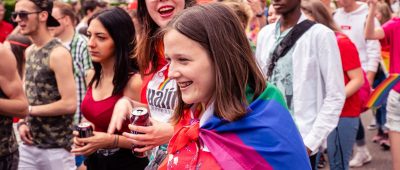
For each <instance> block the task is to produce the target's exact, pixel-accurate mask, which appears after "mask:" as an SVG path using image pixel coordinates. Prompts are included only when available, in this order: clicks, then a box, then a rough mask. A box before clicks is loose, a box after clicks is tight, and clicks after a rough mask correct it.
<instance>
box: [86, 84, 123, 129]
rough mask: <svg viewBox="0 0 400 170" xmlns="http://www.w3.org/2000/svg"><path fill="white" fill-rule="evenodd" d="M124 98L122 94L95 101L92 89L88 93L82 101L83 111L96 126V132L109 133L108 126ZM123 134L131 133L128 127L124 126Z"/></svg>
mask: <svg viewBox="0 0 400 170" xmlns="http://www.w3.org/2000/svg"><path fill="white" fill-rule="evenodd" d="M121 97H122V92H121V93H120V94H117V95H113V96H110V97H107V98H105V99H103V100H99V101H96V100H94V99H93V94H92V88H91V87H89V89H88V90H87V92H86V95H85V98H84V99H83V101H82V105H81V110H82V113H83V116H84V117H85V118H86V119H87V120H88V121H90V122H91V123H93V124H94V126H95V131H99V132H107V129H108V125H109V124H110V121H111V116H112V113H113V110H114V106H115V103H116V102H117V101H118V100H119V99H120V98H121ZM123 127H124V128H123V129H122V132H129V130H128V126H123Z"/></svg>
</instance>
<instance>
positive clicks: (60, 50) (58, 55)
mask: <svg viewBox="0 0 400 170" xmlns="http://www.w3.org/2000/svg"><path fill="white" fill-rule="evenodd" d="M50 58H54V59H64V60H63V61H65V59H68V58H69V59H71V54H70V53H69V51H68V50H67V49H66V48H65V47H64V46H62V45H59V46H56V47H54V49H53V50H52V51H51V52H50Z"/></svg>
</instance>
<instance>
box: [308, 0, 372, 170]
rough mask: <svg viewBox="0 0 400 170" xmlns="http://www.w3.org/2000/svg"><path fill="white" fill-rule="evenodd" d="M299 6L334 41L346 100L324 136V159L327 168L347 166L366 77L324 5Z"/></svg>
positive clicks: (316, 1) (312, 1) (312, 2)
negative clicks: (338, 116) (342, 76)
mask: <svg viewBox="0 0 400 170" xmlns="http://www.w3.org/2000/svg"><path fill="white" fill-rule="evenodd" d="M301 8H302V11H303V12H304V13H305V14H306V16H307V17H308V18H309V19H310V20H313V21H315V22H318V23H320V24H323V25H325V26H327V27H328V28H330V29H331V30H333V31H334V32H335V35H336V39H337V41H338V46H339V50H340V57H341V61H342V67H343V75H344V80H345V82H344V83H345V92H346V101H345V104H344V106H343V109H342V113H341V114H340V118H339V123H338V125H337V127H336V128H335V129H334V130H333V131H332V132H331V133H330V134H329V136H328V139H327V143H328V158H329V167H330V168H331V169H333V170H342V169H349V161H350V157H351V153H352V148H353V145H354V143H355V140H356V135H357V130H358V127H359V119H360V118H359V117H360V113H361V112H362V110H361V109H362V106H363V103H362V101H361V98H360V92H361V90H360V89H362V88H361V87H363V85H364V86H365V84H366V85H368V83H366V81H367V80H366V79H365V78H364V75H363V74H364V73H363V71H362V68H361V63H360V58H359V56H358V52H357V48H356V46H355V45H354V44H353V43H352V42H351V40H350V39H349V38H348V37H347V36H346V35H345V34H343V33H341V30H340V29H339V27H338V26H337V25H336V23H335V22H334V20H333V18H332V15H331V14H330V13H329V11H328V10H327V8H326V7H325V6H324V4H323V3H322V2H321V1H320V0H303V1H302V2H301ZM338 57H339V56H338ZM366 88H367V90H369V88H370V87H369V86H367V87H366ZM367 96H368V95H367Z"/></svg>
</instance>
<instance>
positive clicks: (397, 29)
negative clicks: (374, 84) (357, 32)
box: [381, 18, 400, 93]
mask: <svg viewBox="0 0 400 170" xmlns="http://www.w3.org/2000/svg"><path fill="white" fill-rule="evenodd" d="M382 28H383V31H384V32H385V38H384V39H382V40H381V44H382V46H384V45H390V68H389V72H390V73H400V39H399V37H400V18H392V19H391V20H389V21H388V22H386V23H385V24H383V25H382ZM393 90H395V91H397V92H399V93H400V83H398V84H397V85H396V86H394V88H393Z"/></svg>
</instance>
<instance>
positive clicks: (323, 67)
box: [256, 14, 345, 153]
mask: <svg viewBox="0 0 400 170" xmlns="http://www.w3.org/2000/svg"><path fill="white" fill-rule="evenodd" d="M305 19H306V17H305V16H304V14H302V15H301V17H300V19H299V21H298V23H300V22H301V21H303V20H305ZM275 25H276V23H275V24H271V25H267V26H265V27H264V28H263V29H262V30H261V31H260V32H259V34H258V40H257V48H256V59H257V62H258V64H259V66H260V67H261V69H262V71H263V73H264V74H265V75H266V73H267V70H268V65H269V61H270V59H271V57H272V56H271V55H270V51H271V50H272V48H273V44H274V43H275V41H276V39H275V37H276V36H275V35H274V34H275V32H276V31H275ZM292 48H293V55H292V56H291V57H292V60H293V62H292V63H293V65H292V67H293V105H294V111H293V117H294V120H295V122H296V124H297V126H298V128H299V131H300V134H301V136H302V137H303V141H304V144H305V145H306V146H307V147H308V148H309V149H310V150H311V151H313V153H315V152H316V151H317V150H318V148H319V146H320V145H321V144H322V143H323V141H324V140H325V139H326V138H327V136H328V135H329V133H330V132H331V131H332V130H333V129H334V128H335V127H336V126H337V123H338V121H339V115H340V113H341V111H342V108H343V104H344V101H345V91H344V80H343V71H342V63H341V59H340V53H339V47H338V45H337V41H336V38H335V35H334V33H333V31H331V30H330V29H329V28H327V27H325V26H323V25H321V24H315V25H314V26H313V27H311V28H310V29H309V30H308V31H307V32H305V33H304V34H303V35H302V37H300V38H299V39H298V41H297V42H296V44H295V45H294V46H293V47H292Z"/></svg>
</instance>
